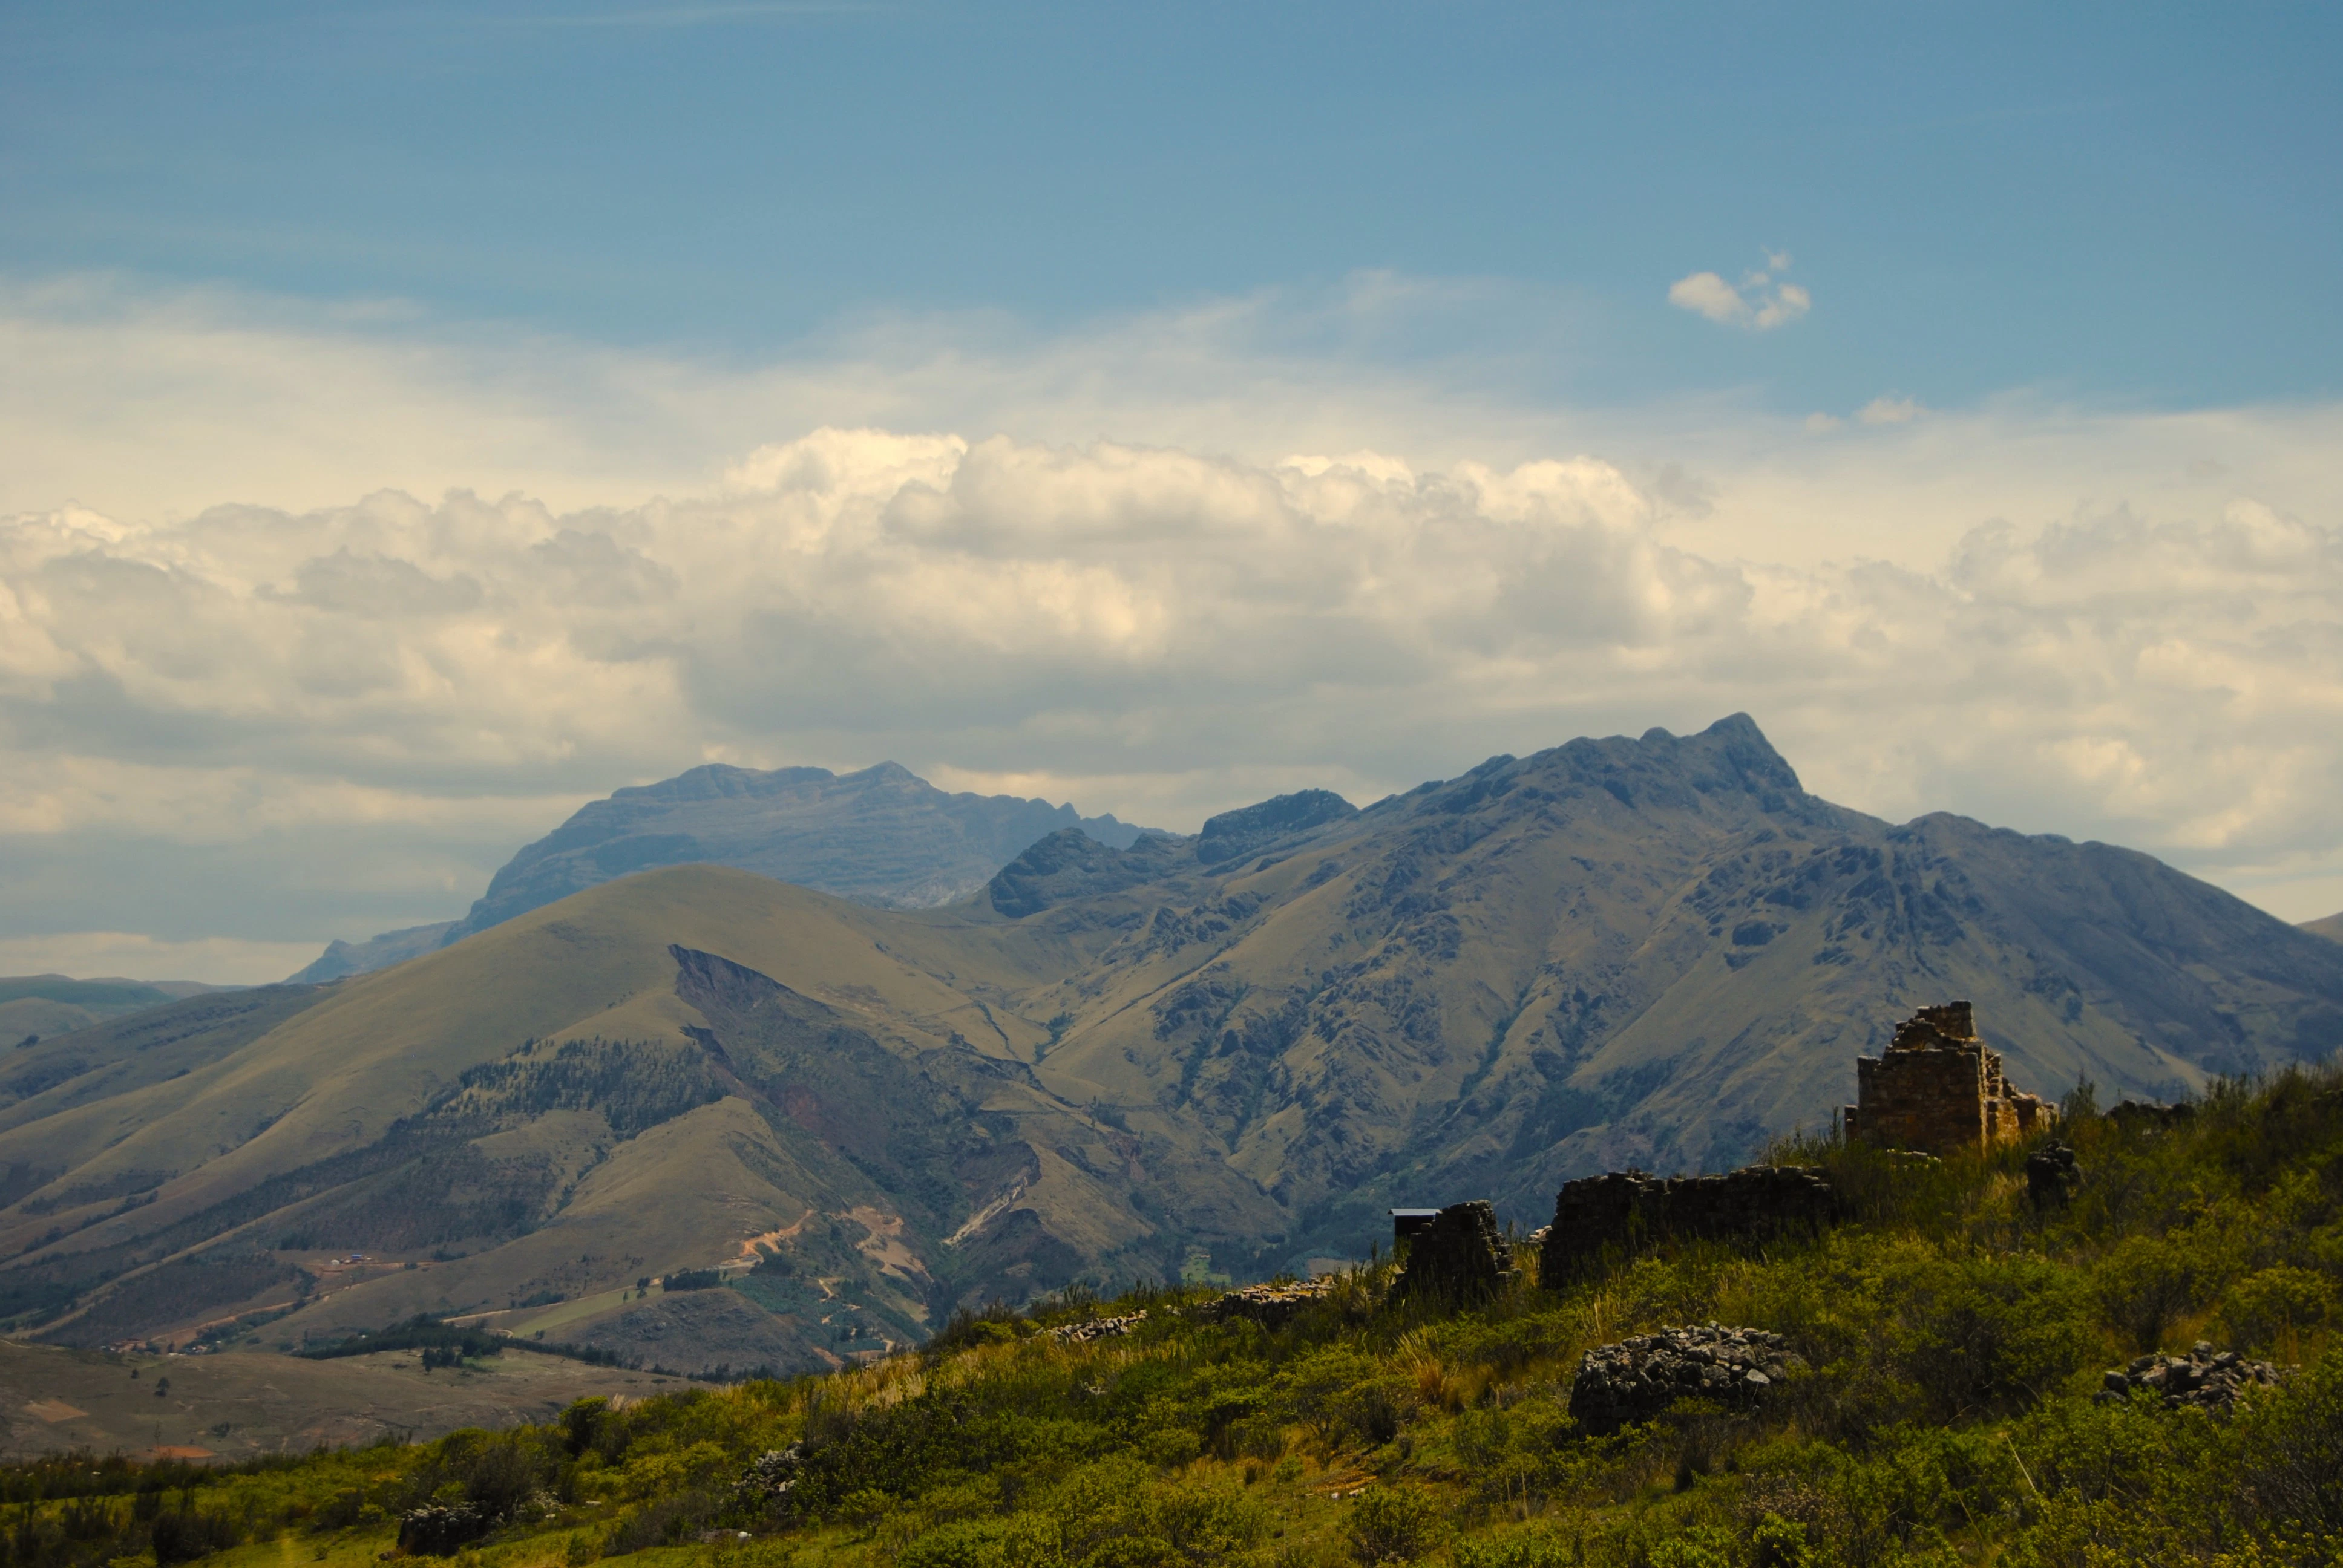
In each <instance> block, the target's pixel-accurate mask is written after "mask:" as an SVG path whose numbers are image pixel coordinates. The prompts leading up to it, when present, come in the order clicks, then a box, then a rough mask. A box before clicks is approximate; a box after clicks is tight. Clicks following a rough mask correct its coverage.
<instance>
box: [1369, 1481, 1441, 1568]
mask: <svg viewBox="0 0 2343 1568" xmlns="http://www.w3.org/2000/svg"><path fill="white" fill-rule="evenodd" d="M1439 1531H1440V1507H1439V1504H1438V1503H1434V1502H1433V1499H1432V1496H1431V1494H1430V1493H1427V1492H1425V1491H1424V1490H1423V1488H1422V1487H1420V1486H1410V1485H1405V1484H1401V1485H1385V1484H1383V1483H1377V1484H1375V1485H1373V1486H1370V1487H1368V1488H1367V1490H1366V1491H1365V1492H1364V1493H1362V1494H1361V1495H1360V1496H1359V1498H1358V1500H1357V1501H1356V1502H1354V1503H1352V1504H1351V1518H1350V1529H1349V1534H1350V1538H1351V1550H1352V1552H1353V1553H1354V1554H1356V1556H1357V1557H1358V1559H1359V1561H1360V1562H1362V1563H1413V1561H1415V1559H1417V1558H1418V1557H1421V1556H1422V1555H1423V1553H1425V1552H1427V1551H1429V1550H1430V1549H1431V1547H1432V1544H1433V1541H1434V1540H1435V1539H1436V1538H1437V1537H1438V1534H1439Z"/></svg>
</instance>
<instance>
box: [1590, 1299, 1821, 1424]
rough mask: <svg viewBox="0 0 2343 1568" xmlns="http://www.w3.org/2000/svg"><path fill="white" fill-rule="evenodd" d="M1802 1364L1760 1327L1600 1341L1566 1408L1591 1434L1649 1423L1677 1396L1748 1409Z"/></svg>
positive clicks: (1711, 1327)
mask: <svg viewBox="0 0 2343 1568" xmlns="http://www.w3.org/2000/svg"><path fill="white" fill-rule="evenodd" d="M1805 1364H1806V1363H1805V1362H1804V1361H1802V1360H1800V1359H1799V1358H1798V1357H1797V1356H1795V1355H1793V1354H1792V1353H1790V1349H1789V1346H1788V1345H1787V1344H1786V1343H1785V1342H1784V1341H1783V1339H1782V1336H1781V1335H1779V1334H1776V1333H1769V1332H1766V1331H1765V1330H1764V1329H1735V1328H1725V1327H1724V1326H1723V1325H1721V1324H1717V1323H1707V1324H1703V1325H1699V1326H1696V1327H1692V1328H1681V1329H1662V1330H1661V1331H1660V1332H1657V1333H1653V1334H1638V1335H1636V1336H1635V1337H1634V1339H1631V1340H1623V1341H1621V1342H1619V1343H1617V1344H1612V1345H1597V1346H1596V1347H1595V1348H1594V1349H1593V1350H1591V1351H1588V1352H1586V1354H1585V1355H1584V1356H1583V1357H1581V1358H1580V1359H1579V1362H1578V1376H1577V1378H1576V1379H1575V1380H1574V1382H1572V1383H1571V1387H1570V1413H1571V1417H1572V1419H1573V1420H1574V1421H1576V1422H1578V1424H1579V1426H1580V1427H1581V1428H1583V1429H1584V1430H1585V1431H1587V1432H1598V1433H1599V1432H1616V1431H1618V1430H1619V1428H1621V1427H1623V1426H1625V1425H1627V1424H1628V1423H1629V1422H1638V1421H1653V1420H1656V1419H1657V1418H1659V1417H1660V1416H1662V1415H1664V1414H1665V1413H1666V1412H1667V1411H1668V1408H1669V1407H1670V1406H1671V1405H1673V1404H1674V1403H1675V1402H1676V1401H1678V1400H1680V1399H1698V1400H1706V1401H1708V1402H1712V1403H1715V1404H1721V1405H1723V1406H1725V1408H1727V1409H1729V1410H1747V1409H1750V1408H1752V1407H1754V1406H1755V1405H1756V1404H1757V1403H1759V1402H1761V1401H1763V1400H1765V1399H1766V1398H1768V1397H1770V1396H1771V1395H1772V1394H1773V1393H1774V1392H1775V1390H1776V1389H1778V1388H1779V1387H1780V1386H1781V1384H1782V1382H1783V1381H1784V1380H1785V1378H1787V1377H1788V1376H1789V1375H1790V1374H1791V1373H1792V1372H1802V1371H1804V1370H1805Z"/></svg>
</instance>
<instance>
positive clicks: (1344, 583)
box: [0, 429, 2343, 956]
mask: <svg viewBox="0 0 2343 1568" xmlns="http://www.w3.org/2000/svg"><path fill="white" fill-rule="evenodd" d="M1664 509H1665V508H1664V506H1663V503H1662V502H1661V500H1660V499H1659V498H1657V497H1656V496H1655V495H1654V493H1653V491H1652V490H1651V489H1650V488H1648V487H1645V486H1642V485H1639V484H1637V483H1635V482H1634V480H1633V479H1631V478H1630V477H1629V476H1628V475H1627V474H1625V473H1624V471H1623V470H1622V469H1620V468H1619V467H1615V466H1614V465H1612V464H1610V463H1607V462H1604V461H1601V460H1597V459H1594V458H1590V457H1573V458H1568V459H1559V460H1554V459H1549V460H1540V461H1534V462H1527V463H1522V464H1518V465H1513V466H1511V467H1490V466H1484V465H1480V464H1474V463H1470V462H1465V463H1458V464H1453V465H1449V466H1445V467H1437V468H1426V469H1423V470H1418V469H1417V468H1415V467H1413V466H1412V465H1410V464H1407V463H1404V462H1403V461H1400V460H1398V459H1396V458H1393V457H1383V456H1379V455H1376V454H1373V453H1364V454H1361V453H1353V454H1350V455H1347V456H1344V457H1296V458H1292V459H1290V460H1287V461H1283V462H1276V463H1259V462H1252V461H1244V460H1239V459H1234V458H1230V457H1212V456H1207V455H1203V454H1199V453H1194V452H1189V451H1183V450H1179V449H1173V448H1161V447H1131V446H1123V445H1116V444H1111V443H1093V444H1090V445H1087V446H1082V447H1053V446H1043V445H1039V444H1032V443H1021V442H1017V441H1013V440H1010V439H1007V438H1003V437H992V438H989V439H983V440H970V439H967V438H965V437H959V436H952V435H920V434H906V433H898V432H890V431H885V430H878V429H861V430H838V429H824V430H818V431H816V432H814V433H812V434H810V435H808V436H806V437H800V438H799V439H797V440H794V441H789V442H784V443H779V444H777V445H773V446H769V447H763V448H759V450H757V451H756V452H754V453H752V454H750V455H749V456H748V457H745V458H744V459H743V460H741V461H740V462H739V463H738V464H736V465H735V466H734V467H732V469H731V471H730V473H729V476H728V477H727V480H726V482H725V483H724V484H722V485H720V486H719V487H711V488H710V489H709V491H708V492H706V493H704V494H702V495H699V496H696V497H689V498H678V499H669V500H661V501H657V502H653V503H650V504H647V505H642V506H637V507H628V508H608V509H598V510H591V511H584V512H569V513H561V512H556V511H554V510H552V509H550V508H546V507H544V506H542V505H540V504H538V503H536V502H534V501H530V500H528V499H526V498H518V497H508V498H503V499H499V500H497V501H487V500H482V499H480V498H475V497H472V496H468V495H463V494H457V495H452V496H449V497H447V498H443V499H441V500H437V501H430V502H426V501H421V500H417V499H415V498H410V497H407V496H405V495H401V494H397V493H393V492H385V493H380V494H377V495H374V496H371V497H367V498H363V499H360V500H357V501H355V502H353V503H351V504H348V505H346V506H341V507H336V508H321V509H317V510H313V511H308V512H303V513H287V512H282V511H273V510H266V509H262V508H216V509H214V510H212V511H208V512H206V513H203V514H200V515H198V516H196V517H194V518H188V519H186V520H185V521H180V522H170V523H160V524H148V525H133V524H126V523H124V522H122V521H121V520H119V519H114V518H105V517H102V516H98V515H96V514H93V513H88V512H84V511H75V510H60V511H54V512H49V513H41V514H31V515H25V516H20V517H18V518H14V519H12V520H9V521H8V522H6V523H5V525H0V719H5V726H6V734H7V736H8V738H9V744H8V748H7V751H6V758H7V763H8V767H7V772H6V775H5V778H6V780H7V781H6V783H5V784H0V832H5V833H6V834H9V835H11V838H12V841H14V842H16V843H19V844H23V843H25V842H27V841H34V840H38V839H42V838H43V837H44V836H47V837H48V838H50V839H58V840H60V841H63V840H65V839H71V838H72V836H74V835H75V834H83V835H89V834H115V835H121V834H132V835H143V836H145V837H146V839H149V840H151V841H162V842H166V843H172V844H176V845H180V846H183V847H192V848H191V852H192V850H193V849H209V850H216V849H218V848H219V847H220V846H223V845H242V846H244V847H246V849H251V850H252V851H253V852H255V853H264V852H265V851H266V849H267V847H268V846H269V845H270V844H272V843H275V842H279V841H282V842H286V843H297V842H299V841H300V839H301V835H302V834H304V833H306V832H310V831H313V830H320V831H321V830H328V829H330V830H332V831H335V832H337V833H339V834H342V835H345V836H347V837H351V838H355V839H367V838H368V836H372V837H373V839H376V840H377V841H379V842H382V843H386V844H387V843H391V842H396V841H417V840H422V841H429V840H431V839H434V837H435V836H437V837H439V838H441V839H445V838H447V837H448V836H450V835H451V834H453V835H454V836H458V837H460V836H462V835H463V834H468V835H469V836H470V837H471V838H472V839H478V840H479V841H482V842H488V841H494V840H496V839H498V834H499V833H501V834H503V835H506V837H505V839H503V842H505V843H506V844H507V845H509V844H510V843H515V842H518V840H520V839H525V838H527V837H529V836H532V835H533V834H534V833H535V832H536V831H539V830H542V829H543V828H544V827H546V826H549V825H550V823H551V822H552V821H553V820H555V819H558V816H559V815H560V814H561V812H562V811H563V810H565V809H568V806H569V805H570V804H572V803H574V801H575V800H576V799H579V798H582V797H583V796H585V795H589V794H598V793H600V792H602V791H603V790H604V789H608V788H609V787H611V786H613V785H615V784H617V783H619V782H624V781H628V780H630V779H642V778H649V777H657V776H659V775H662V774H665V773H668V772H671V771H674V770H676V769H679V768H680V767H683V766H687V765H689V764H690V763H693V762H697V761H699V760H703V759H732V760H739V761H743V762H753V763H779V762H783V761H802V760H817V761H826V762H833V763H837V764H840V765H853V764H857V763H861V762H867V761H870V760H875V759H879V758H880V757H884V756H893V757H899V758H901V759H904V760H907V761H909V762H910V763H911V764H913V765H914V766H922V767H927V768H930V769H933V770H937V771H940V772H941V773H942V774H943V776H944V777H945V778H946V779H948V780H949V781H951V782H954V783H959V784H961V785H962V786H963V787H966V785H967V784H968V783H970V782H971V781H975V780H980V779H991V780H997V781H999V784H1000V786H1003V787H1005V786H1010V785H1014V786H1016V787H1019V788H1021V789H1039V790H1040V792H1041V793H1045V794H1049V795H1051V796H1053V797H1059V798H1063V797H1068V796H1071V797H1073V798H1076V799H1079V800H1080V802H1081V805H1082V806H1083V808H1084V809H1089V810H1099V809H1115V810H1117V811H1119V812H1121V813H1122V814H1124V815H1126V816H1136V817H1138V818H1141V819H1147V820H1153V821H1158V822H1161V823H1164V824H1165V825H1169V826H1173V827H1182V828H1192V827H1193V825H1194V823H1195V821H1196V819H1198V818H1199V817H1200V816H1201V815H1202V812H1203V811H1204V810H1206V809H1212V808H1216V807H1220V806H1224V805H1227V804H1230V803H1232V801H1234V800H1237V799H1246V798H1250V797H1251V796H1252V794H1255V793H1258V794H1266V793H1270V792H1272V789H1274V788H1278V787H1283V788H1292V787H1295V786H1296V785H1299V784H1301V783H1303V782H1322V781H1331V782H1333V783H1336V784H1338V785H1340V786H1342V787H1343V788H1345V789H1346V790H1348V791H1349V792H1352V793H1353V795H1354V796H1356V795H1372V794H1373V793H1377V792H1380V791H1381V790H1382V789H1390V788H1393V787H1403V786H1405V785H1406V784H1409V783H1412V782H1413V781H1414V780H1415V779H1418V778H1420V777H1428V776H1433V775H1435V774H1440V773H1444V772H1453V771H1454V770H1455V769H1458V768H1460V767H1462V766H1463V765H1466V764H1469V763H1470V762H1471V761H1473V760H1476V759H1478V758H1479V757H1480V756H1481V755H1483V754H1485V753H1486V751H1488V750H1492V749H1499V748H1498V745H1496V744H1493V742H1499V743H1502V745H1503V749H1514V750H1523V749H1530V748H1532V747H1534V746H1537V745H1542V744H1549V743H1553V742H1554V741H1558V740H1560V739H1566V738H1567V737H1568V736H1570V735H1572V734H1574V733H1579V732H1582V731H1585V730H1590V729H1592V730H1598V731H1599V730H1608V729H1641V728H1643V727H1644V726H1645V725H1646V724H1649V723H1652V722H1655V721H1656V722H1664V723H1671V724H1674V725H1675V726H1678V727H1689V726H1692V725H1696V724H1699V723H1702V722H1705V721H1706V720H1707V719H1713V718H1715V716H1717V715H1718V714H1721V713H1724V712H1727V711H1730V710H1733V709H1749V710H1751V711H1752V712H1754V713H1755V714H1756V715H1757V716H1758V718H1759V719H1760V721H1761V722H1762V723H1764V724H1765V726H1766V727H1767V729H1769V731H1770V732H1771V733H1773V734H1774V736H1775V739H1776V740H1777V743H1779V744H1781V745H1782V746H1783V747H1784V749H1785V750H1786V751H1787V752H1788V753H1789V754H1790V755H1791V756H1792V758H1793V759H1794V761H1795V762H1797V763H1798V764H1799V765H1800V766H1801V767H1802V769H1804V770H1805V774H1806V776H1807V778H1808V779H1809V781H1810V782H1811V783H1812V784H1813V785H1814V786H1815V788H1817V789H1821V790H1823V791H1824V792H1825V793H1830V794H1833V795H1835V796H1836V797H1837V798H1840V799H1846V800H1848V801H1850V803H1853V804H1857V805H1862V806H1866V807H1869V808H1871V809H1879V810H1883V811H1886V812H1889V813H1892V814H1898V815H1900V814H1906V813H1908V812H1913V811H1917V810H1922V809H1931V808H1936V807H1942V806H1947V805H1957V806H1963V807H1966V809H1971V810H1973V811H1976V812H1977V813H1978V814H1981V815H1986V816H1988V817H1995V818H1997V819H2003V820H2007V821H2012V822H2015V823H2016V824H2017V825H2020V826H2024V827H2029V828H2035V829H2046V828H2065V829H2068V830H2073V829H2076V828H2077V827H2081V828H2084V829H2087V830H2091V831H2097V832H2100V833H2103V834H2106V835H2107V836H2110V837H2114V838H2117V839H2127V840H2130V841H2134V842H2139V843H2143V844H2145V845H2146V846H2147V847H2149V848H2153V849H2161V850H2163V851H2165V852H2167V853H2169V854H2174V855H2176V856H2178V857H2180V858H2182V859H2184V860H2188V859H2193V860H2194V861H2196V862H2197V863H2203V864H2217V865H2223V866H2228V867H2233V868H2236V867H2246V868H2252V867H2260V868H2263V869H2265V870H2268V869H2272V868H2278V869H2284V868H2285V867H2287V866H2288V865H2289V864H2292V865H2295V866H2296V868H2297V869H2300V868H2301V866H2303V865H2305V864H2308V863H2309V862H2313V861H2318V862H2319V863H2321V864H2324V863H2325V862H2324V861H2322V860H2321V859H2320V858H2321V857H2328V858H2330V859H2331V857H2332V854H2333V850H2334V848H2335V835H2334V832H2333V829H2332V825H2331V813H2330V809H2329V808H2330V805H2331V801H2332V799H2334V797H2335V794H2336V791H2337V789H2338V787H2343V742H2338V740H2337V739H2335V738H2336V737H2338V736H2343V722H2338V720H2343V632H2338V630H2337V628H2338V627H2343V537H2338V533H2337V532H2336V530H2334V529H2333V528H2328V527H2325V526H2322V525H2319V524H2316V523H2312V522H2309V521H2306V520H2304V519H2301V518H2294V517H2289V516H2286V515H2284V514H2282V513H2280V512H2278V511H2276V510H2273V509H2272V508H2268V507H2267V506H2263V505H2259V504H2257V503H2254V502H2251V501H2239V502H2237V503H2235V504H2233V505H2231V506H2229V507H2227V508H2225V509H2224V510H2222V511H2221V512H2219V513H2218V514H2217V515H2214V516H2209V517H2203V518H2194V519H2178V520H2165V521H2152V520H2149V519H2147V518H2143V517H2140V516H2138V515H2136V514H2134V513H2132V512H2130V511H2127V510H2125V509H2123V508H2115V509H2112V510H2107V511H2104V512H2100V513H2097V514H2092V515H2087V516H2081V517H2077V518H2072V519H2070V520H2066V521H2063V522H2059V523H2057V524H2055V525H2052V526H2047V527H2036V528H2020V527H2016V526H2014V525H1993V526H1988V527H1983V528H1976V529H1973V530H1972V531H1970V532H1969V533H1968V535H1967V536H1966V538H1963V539H1962V540H1961V541H1960V542H1959V544H1958V547H1957V548H1956V549H1955V550H1954V551H1953V552H1952V553H1951V554H1950V555H1949V557H1948V558H1946V559H1944V560H1943V561H1941V562H1940V563H1939V565H1938V566H1937V568H1935V569H1933V570H1926V571H1921V570H1914V569H1910V568H1903V567H1897V566H1891V565H1887V564H1884V563H1855V564H1853V565H1848V566H1842V567H1825V568H1791V567H1785V566H1781V565H1771V566H1768V565H1764V564H1755V563H1749V562H1738V563H1736V562H1728V561H1725V560H1720V559H1717V558H1711V557H1709V556H1707V555H1704V554H1702V553H1699V552H1697V551H1694V550H1691V549H1687V548H1682V547H1681V546H1679V545H1676V544H1672V543H1670V542H1669V541H1668V540H1667V538H1664V528H1663V527H1662V517H1663V513H1664ZM939 764H940V767H939ZM1045 785H1046V786H1048V787H1047V788H1043V786H1045ZM1248 785H1250V786H1251V788H1250V789H1248V788H1247V786H1248ZM491 795H493V796H494V799H490V797H491ZM459 821H460V822H461V823H462V824H464V827H463V829H462V832H461V833H456V831H455V828H456V824H457V823H458V822H459ZM495 858H496V859H501V855H500V854H499V855H498V856H496V857H495ZM424 891H425V889H423V888H419V887H410V888H409V889H408V890H407V896H409V897H417V896H420V895H421V894H422V893H423V892H424ZM455 891H456V890H450V895H454V894H455ZM471 891H472V889H470V888H465V889H462V890H460V896H450V895H443V896H442V901H441V902H439V903H438V905H437V907H436V908H435V909H431V910H417V911H415V917H414V918H417V919H420V918H425V917H427V915H430V914H433V913H437V914H443V915H444V914H452V913H454V912H457V910H459V909H460V908H461V906H462V904H463V902H464V901H465V899H466V897H468V894H469V893H470V892H471ZM2305 912H2309V911H2305ZM24 913H25V911H23V910H15V911H12V914H13V915H14V916H15V918H18V919H21V918H22V917H23V915H24ZM385 923H386V924H387V923H390V922H389V921H388V920H386V921H385ZM261 934H263V935H265V934H266V933H261ZM348 934H358V935H362V934H364V932H362V931H360V932H354V933H348ZM0 956H5V954H0Z"/></svg>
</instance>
